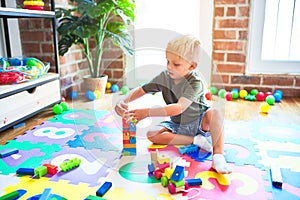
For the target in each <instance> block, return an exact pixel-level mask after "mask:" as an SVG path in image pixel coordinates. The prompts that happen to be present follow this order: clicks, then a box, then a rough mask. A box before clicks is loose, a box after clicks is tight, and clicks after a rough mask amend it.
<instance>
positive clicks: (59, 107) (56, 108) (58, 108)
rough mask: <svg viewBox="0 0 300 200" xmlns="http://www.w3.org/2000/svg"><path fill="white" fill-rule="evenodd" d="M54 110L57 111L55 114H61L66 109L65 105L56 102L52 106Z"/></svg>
mask: <svg viewBox="0 0 300 200" xmlns="http://www.w3.org/2000/svg"><path fill="white" fill-rule="evenodd" d="M52 111H53V112H54V113H55V114H61V113H62V112H63V111H64V109H63V107H62V106H61V105H60V104H55V105H54V106H53V108H52Z"/></svg>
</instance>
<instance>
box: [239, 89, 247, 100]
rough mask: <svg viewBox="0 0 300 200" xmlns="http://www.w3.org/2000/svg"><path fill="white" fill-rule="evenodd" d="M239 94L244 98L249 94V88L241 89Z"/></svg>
mask: <svg viewBox="0 0 300 200" xmlns="http://www.w3.org/2000/svg"><path fill="white" fill-rule="evenodd" d="M239 95H240V97H241V98H242V99H244V98H245V97H246V96H247V95H248V92H247V90H240V92H239Z"/></svg>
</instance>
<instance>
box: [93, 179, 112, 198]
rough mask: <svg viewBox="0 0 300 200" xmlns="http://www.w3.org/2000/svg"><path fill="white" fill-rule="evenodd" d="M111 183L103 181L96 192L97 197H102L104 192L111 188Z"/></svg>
mask: <svg viewBox="0 0 300 200" xmlns="http://www.w3.org/2000/svg"><path fill="white" fill-rule="evenodd" d="M111 186H112V183H111V182H107V181H106V182H105V183H104V184H103V185H102V186H101V187H100V188H99V189H98V190H97V192H96V195H97V196H99V197H103V196H104V195H105V193H106V192H107V191H108V190H109V189H110V188H111Z"/></svg>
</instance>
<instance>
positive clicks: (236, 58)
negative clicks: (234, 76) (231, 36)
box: [227, 53, 246, 63]
mask: <svg viewBox="0 0 300 200" xmlns="http://www.w3.org/2000/svg"><path fill="white" fill-rule="evenodd" d="M227 61H228V62H241V63H245V62H246V56H245V55H244V54H241V53H228V54H227Z"/></svg>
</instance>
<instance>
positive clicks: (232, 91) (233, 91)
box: [231, 89, 239, 99]
mask: <svg viewBox="0 0 300 200" xmlns="http://www.w3.org/2000/svg"><path fill="white" fill-rule="evenodd" d="M231 95H232V99H238V98H239V91H238V90H237V89H236V90H231Z"/></svg>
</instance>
